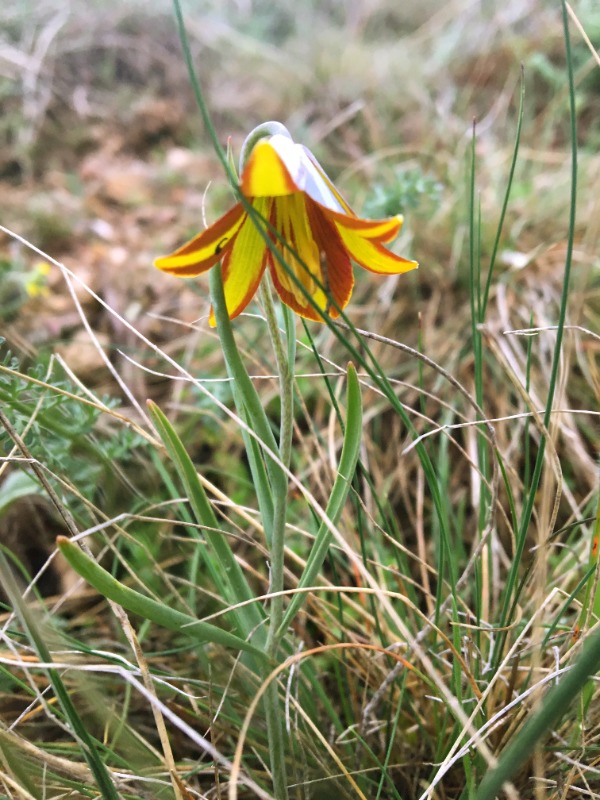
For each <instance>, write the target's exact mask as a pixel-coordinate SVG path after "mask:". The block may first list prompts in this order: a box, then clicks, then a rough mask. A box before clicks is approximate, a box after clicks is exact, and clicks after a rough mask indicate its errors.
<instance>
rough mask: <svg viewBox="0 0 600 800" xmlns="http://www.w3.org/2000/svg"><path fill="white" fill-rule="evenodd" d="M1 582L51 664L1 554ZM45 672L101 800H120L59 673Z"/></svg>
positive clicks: (35, 645) (31, 637) (43, 658)
mask: <svg viewBox="0 0 600 800" xmlns="http://www.w3.org/2000/svg"><path fill="white" fill-rule="evenodd" d="M66 541H68V540H66ZM77 549H79V548H77ZM0 579H1V581H2V587H3V589H4V591H5V592H6V594H7V596H8V598H9V599H10V602H11V604H12V606H13V609H14V611H15V614H16V615H17V617H18V619H19V621H20V623H21V625H22V626H23V629H24V630H25V632H26V634H27V637H28V638H29V640H30V642H31V644H32V646H33V648H34V649H35V651H36V653H37V656H38V658H39V659H40V661H42V662H43V663H46V664H51V663H52V655H51V653H50V650H49V649H48V646H47V644H46V639H45V637H44V634H43V632H42V631H41V630H40V629H39V627H38V625H37V624H36V621H35V619H34V617H33V615H32V613H31V611H30V609H29V608H28V606H27V603H26V602H25V601H24V600H23V598H22V596H21V591H20V590H19V587H18V585H17V581H16V580H15V578H14V575H13V574H12V571H11V569H10V566H9V564H8V561H7V559H6V556H5V555H4V553H3V552H1V551H0ZM45 672H46V675H47V676H48V680H49V681H50V683H51V685H52V689H53V691H54V694H55V695H56V698H57V700H58V702H59V704H60V707H61V708H62V711H63V713H64V715H65V718H66V719H67V721H68V723H69V724H70V726H71V729H72V732H73V735H74V736H75V738H76V739H77V742H78V744H79V746H80V748H81V752H82V754H83V757H84V758H85V760H86V761H87V764H88V766H89V768H90V770H91V771H92V774H93V776H94V779H95V781H96V785H97V787H98V790H99V792H100V796H101V797H102V798H103V800H119V795H118V793H117V790H116V788H115V785H114V783H113V780H112V778H111V776H110V773H109V771H108V769H107V767H106V764H105V763H104V761H103V760H102V756H101V755H100V753H99V752H98V749H97V747H96V744H95V742H94V739H93V738H92V736H91V735H90V734H89V733H88V730H87V728H86V726H85V724H84V722H83V720H82V719H81V717H80V716H79V713H78V711H77V709H76V708H75V705H74V704H73V701H72V699H71V695H70V694H69V691H68V689H67V688H66V686H65V685H64V683H63V682H62V679H61V676H60V673H59V672H58V671H57V670H56V669H53V668H51V667H49V668H48V669H47V670H45Z"/></svg>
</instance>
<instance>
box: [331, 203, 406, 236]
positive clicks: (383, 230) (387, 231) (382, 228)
mask: <svg viewBox="0 0 600 800" xmlns="http://www.w3.org/2000/svg"><path fill="white" fill-rule="evenodd" d="M325 210H326V214H327V216H328V217H329V218H330V219H333V220H334V221H335V222H336V223H337V224H338V225H341V226H343V227H344V228H348V230H351V231H356V232H357V233H359V234H360V236H362V237H363V238H364V239H373V240H374V241H378V242H391V241H392V239H395V238H396V236H398V234H399V232H400V228H401V227H402V223H403V222H404V217H403V216H402V214H397V215H396V216H395V217H388V218H387V219H362V218H361V217H357V216H356V215H352V216H346V215H345V214H340V213H339V212H336V211H332V210H330V209H329V208H327V209H325Z"/></svg>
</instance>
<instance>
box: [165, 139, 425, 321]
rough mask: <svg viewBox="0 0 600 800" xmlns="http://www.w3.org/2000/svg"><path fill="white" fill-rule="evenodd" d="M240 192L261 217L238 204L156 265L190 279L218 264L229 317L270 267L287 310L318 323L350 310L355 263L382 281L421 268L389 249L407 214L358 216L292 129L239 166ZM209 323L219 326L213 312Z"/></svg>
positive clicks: (242, 306)
mask: <svg viewBox="0 0 600 800" xmlns="http://www.w3.org/2000/svg"><path fill="white" fill-rule="evenodd" d="M278 127H279V129H280V130H284V131H285V129H283V126H278ZM239 188H240V191H241V193H242V194H243V195H244V197H245V198H246V199H247V201H248V202H249V203H250V204H251V205H252V208H253V209H254V210H255V211H256V214H253V215H252V216H253V217H254V219H252V218H250V215H249V214H248V212H247V210H246V208H245V207H244V204H243V203H242V202H239V203H237V204H236V205H235V206H234V207H233V208H232V209H231V210H230V211H228V212H227V213H226V214H224V215H223V216H222V217H221V218H220V219H218V220H217V221H216V222H215V223H214V224H213V225H211V226H210V227H209V228H207V229H206V230H205V231H203V232H202V233H200V234H198V236H195V237H194V238H193V239H191V240H190V241H189V242H187V243H186V244H184V245H183V246H182V247H180V248H179V249H178V250H175V252H173V253H171V254H169V255H167V256H163V257H161V258H158V259H156V261H155V262H154V263H155V266H157V267H158V268H159V269H161V270H163V271H165V272H168V273H171V274H172V275H177V276H179V277H181V278H191V277H196V276H197V275H201V274H202V273H203V272H206V271H207V270H209V269H210V268H211V267H213V266H214V265H215V264H217V263H218V262H219V261H222V273H223V288H224V293H225V301H226V305H227V311H228V313H229V316H230V317H231V318H233V317H236V316H237V315H238V314H240V313H241V312H242V311H243V310H244V309H245V308H246V306H247V305H248V303H249V302H250V300H251V299H252V297H253V296H254V294H255V292H256V290H257V289H258V285H259V283H260V281H261V278H262V276H263V274H264V271H265V270H266V269H268V270H269V272H270V274H271V278H272V280H273V284H274V286H275V289H276V290H277V293H278V294H279V296H280V297H281V299H282V300H283V302H284V303H286V304H287V305H288V306H289V307H290V308H292V309H293V310H294V311H295V312H296V313H297V314H300V315H301V316H303V317H306V318H307V319H313V320H318V321H321V320H322V319H323V315H324V314H329V315H330V316H331V317H337V316H339V310H338V309H343V308H345V307H346V305H347V304H348V301H349V300H350V295H351V294H352V287H353V285H354V276H353V274H352V262H353V261H354V262H356V263H357V264H358V265H359V266H361V267H364V269H367V270H369V271H370V272H376V273H379V274H383V275H390V274H397V273H400V272H407V271H408V270H411V269H414V268H415V267H417V263H416V261H411V260H409V259H406V258H402V257H401V256H397V255H395V254H394V253H392V252H390V251H389V250H387V249H386V248H385V247H384V246H383V245H384V244H386V243H388V242H390V241H392V239H394V238H395V237H396V236H397V235H398V231H399V230H400V227H401V225H402V216H401V215H397V216H395V217H390V218H389V219H382V220H367V219H361V218H360V217H358V216H357V215H356V214H355V213H354V212H353V211H352V209H351V208H350V206H349V205H348V204H347V203H346V201H345V200H344V199H343V198H342V196H341V195H340V193H339V192H338V191H337V189H336V188H335V186H334V185H333V183H332V182H331V181H330V180H329V178H328V177H327V175H326V174H325V171H324V170H323V168H322V167H321V165H320V164H319V163H318V161H317V160H316V159H315V157H314V156H313V155H312V153H311V152H310V151H309V150H308V149H307V148H306V147H304V146H303V145H300V144H296V143H295V142H293V140H292V138H291V136H290V135H289V134H288V133H287V131H285V133H276V134H274V135H272V136H266V137H264V138H261V139H259V140H258V141H257V143H256V144H255V145H254V147H253V148H252V150H251V151H250V153H249V155H248V158H247V160H246V162H245V164H244V166H243V169H242V174H241V178H240V187H239ZM265 221H268V223H269V224H267V223H266V222H265ZM269 225H270V226H272V228H271V227H269ZM258 226H262V228H263V230H262V231H261V230H259V228H258ZM273 231H276V232H277V235H276V234H274V233H273ZM265 233H266V234H267V238H268V239H269V240H270V241H271V243H272V247H273V248H274V249H275V250H278V251H279V252H280V254H281V257H282V260H283V261H284V262H285V264H286V265H287V269H286V268H285V267H284V266H283V265H282V264H281V263H280V260H279V259H278V258H277V257H276V255H275V254H274V253H273V252H272V250H271V247H269V244H267V241H266V240H265V236H264V234H265ZM290 273H291V274H290ZM291 275H293V276H295V278H296V280H294V279H293V278H292V277H291ZM308 297H310V298H311V299H312V301H313V303H314V304H315V305H316V308H315V307H314V306H313V305H312V304H311V303H310V302H309V300H308V299H307V298H308ZM210 324H211V325H214V324H215V320H214V314H213V312H212V310H211V315H210Z"/></svg>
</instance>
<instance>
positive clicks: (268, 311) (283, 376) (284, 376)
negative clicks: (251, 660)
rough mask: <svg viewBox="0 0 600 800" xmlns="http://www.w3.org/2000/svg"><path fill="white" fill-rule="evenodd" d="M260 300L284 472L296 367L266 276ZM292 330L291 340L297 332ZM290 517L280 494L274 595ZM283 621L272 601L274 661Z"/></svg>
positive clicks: (277, 601)
mask: <svg viewBox="0 0 600 800" xmlns="http://www.w3.org/2000/svg"><path fill="white" fill-rule="evenodd" d="M260 297H261V301H262V305H263V309H264V312H265V317H266V319H267V326H268V328H269V335H270V337H271V342H272V344H273V350H274V352H275V360H276V362H277V372H278V374H279V389H280V396H281V423H280V433H279V457H280V459H281V463H282V464H283V466H284V468H285V469H287V468H288V467H289V465H290V458H291V451H292V431H293V416H294V415H293V403H294V391H293V390H294V365H293V361H292V360H291V359H290V358H289V355H290V348H289V347H288V348H287V349H286V348H285V346H284V343H283V340H282V337H281V331H280V329H279V323H278V321H277V314H276V312H275V305H274V303H273V293H272V291H271V285H270V281H269V276H268V273H267V274H265V276H264V278H263V280H262V283H261V286H260ZM286 327H288V336H289V335H290V333H292V334H293V331H291V330H290V328H289V326H286ZM286 516H287V491H285V492H276V493H275V496H274V498H273V533H272V543H271V587H270V588H271V591H272V592H281V591H283V560H284V559H283V554H284V544H285V522H286ZM282 619H283V597H282V596H281V595H279V596H277V597H273V599H272V600H271V614H270V620H269V633H268V637H267V654H268V655H269V656H270V657H271V658H274V657H275V655H276V652H277V646H278V643H279V636H278V631H279V628H280V626H281V621H282Z"/></svg>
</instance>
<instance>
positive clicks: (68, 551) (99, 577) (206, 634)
mask: <svg viewBox="0 0 600 800" xmlns="http://www.w3.org/2000/svg"><path fill="white" fill-rule="evenodd" d="M56 544H57V547H58V549H59V550H60V552H61V553H62V554H63V556H64V557H65V558H66V559H67V561H68V562H69V564H70V565H71V566H72V567H73V569H74V570H75V572H77V574H78V575H81V577H82V578H84V579H85V580H86V581H87V582H88V583H89V584H91V585H92V586H93V587H94V589H96V590H97V591H98V592H100V594H101V595H103V596H104V597H106V598H108V599H109V600H112V601H113V602H114V603H117V604H118V605H120V606H123V608H124V609H126V610H127V611H130V612H131V613H132V614H138V615H139V616H140V617H143V618H144V619H148V620H150V621H151V622H155V623H156V624H157V625H161V626H162V627H163V628H168V629H169V630H172V631H178V632H180V633H185V634H186V635H188V636H190V637H191V638H193V639H195V640H196V641H198V642H214V643H216V644H220V645H222V646H223V647H232V648H234V649H237V650H245V651H246V652H248V653H252V654H253V655H255V656H259V657H261V658H263V659H264V653H263V652H262V651H261V650H259V649H258V648H257V647H254V645H251V644H250V643H249V642H246V641H244V640H243V639H240V637H239V636H235V634H233V633H229V632H228V631H224V630H222V629H221V628H217V627H216V625H211V624H210V623H208V622H202V620H199V619H196V618H195V617H191V616H190V615H189V614H184V613H183V612H182V611H176V610H175V609H173V608H169V607H168V606H167V605H163V604H162V603H158V602H157V601H156V600H152V599H151V598H149V597H145V596H144V595H143V594H140V592H137V591H136V590H135V589H131V588H130V587H129V586H124V585H123V584H122V583H120V582H119V581H118V580H117V579H116V578H113V576H112V575H111V574H110V573H109V572H107V571H106V570H105V569H104V568H103V567H101V566H100V565H99V564H97V563H96V562H95V561H94V560H93V559H92V558H90V557H89V556H87V555H86V554H85V553H84V552H83V550H81V548H80V547H79V546H78V545H77V544H76V543H75V542H72V541H71V540H70V539H67V538H66V536H59V537H58V538H57V539H56Z"/></svg>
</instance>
